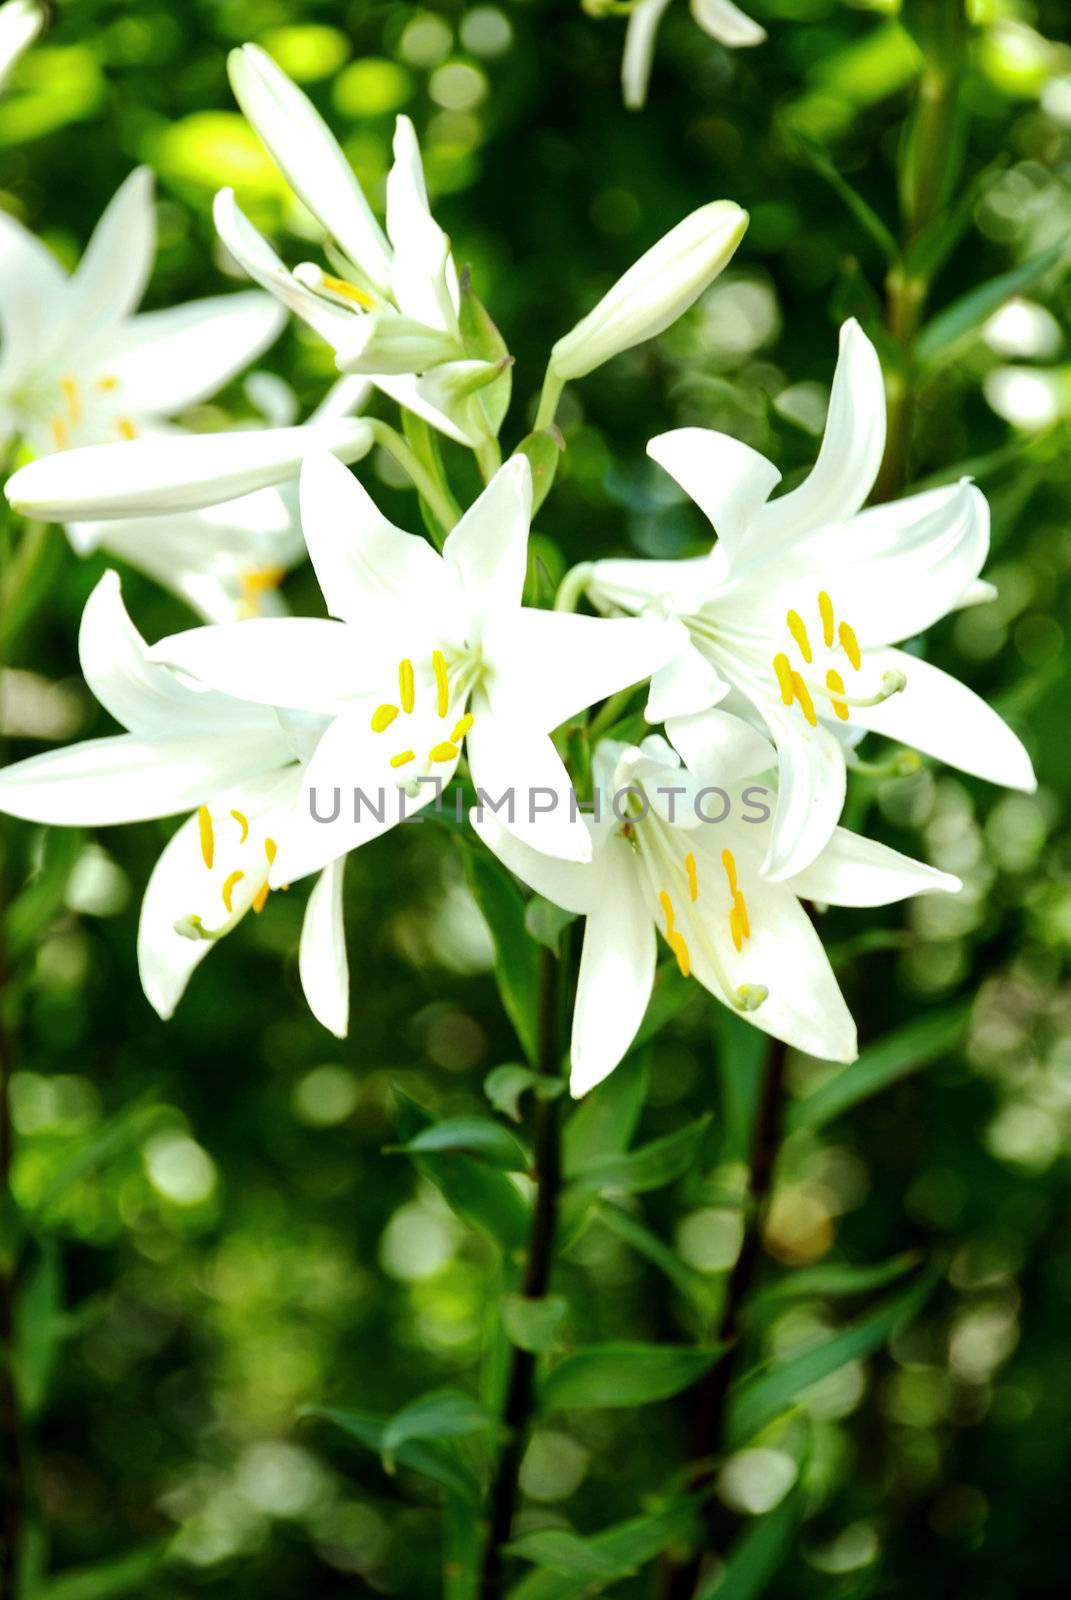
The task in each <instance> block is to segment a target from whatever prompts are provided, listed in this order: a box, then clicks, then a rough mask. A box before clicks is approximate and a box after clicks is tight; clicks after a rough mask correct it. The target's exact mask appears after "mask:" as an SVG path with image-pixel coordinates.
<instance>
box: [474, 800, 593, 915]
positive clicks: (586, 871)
mask: <svg viewBox="0 0 1071 1600" xmlns="http://www.w3.org/2000/svg"><path fill="white" fill-rule="evenodd" d="M469 823H470V824H471V826H472V829H473V832H474V833H476V834H477V835H478V837H479V838H480V839H482V840H483V842H484V844H485V845H486V846H487V848H488V850H490V852H491V854H492V855H494V856H497V857H498V859H499V861H501V862H502V865H503V866H505V867H508V868H509V870H510V871H511V872H512V873H513V874H514V875H515V876H516V877H518V878H520V880H521V882H522V883H526V884H527V885H528V887H529V888H530V889H534V890H535V892H536V894H541V895H542V896H543V898H544V900H550V901H551V902H552V904H554V905H556V906H561V908H562V910H563V911H572V912H574V913H575V914H576V915H577V916H586V915H587V914H588V913H589V912H590V911H593V910H594V909H595V904H596V901H597V899H598V885H599V882H600V881H601V874H600V872H599V869H598V856H597V855H596V858H595V860H594V861H589V862H579V861H562V860H561V859H560V858H559V857H558V856H548V855H544V853H543V851H542V850H533V849H532V846H531V845H530V844H526V843H525V842H524V841H523V840H522V839H518V838H517V836H516V834H514V833H511V832H510V830H509V829H508V828H505V827H503V826H502V824H501V823H500V822H499V821H498V819H497V817H496V816H495V815H494V813H493V812H492V811H490V810H489V809H484V808H482V807H480V806H473V807H472V809H471V810H470V811H469Z"/></svg>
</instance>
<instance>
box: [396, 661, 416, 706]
mask: <svg viewBox="0 0 1071 1600" xmlns="http://www.w3.org/2000/svg"><path fill="white" fill-rule="evenodd" d="M398 697H399V699H400V700H401V702H402V710H403V711H404V712H405V714H406V716H408V715H409V713H410V711H412V709H413V707H414V706H415V705H416V688H415V686H414V682H413V663H412V662H411V661H410V660H409V657H408V656H406V658H405V660H404V661H401V662H399V663H398Z"/></svg>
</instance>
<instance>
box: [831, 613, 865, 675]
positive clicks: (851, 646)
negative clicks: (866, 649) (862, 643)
mask: <svg viewBox="0 0 1071 1600" xmlns="http://www.w3.org/2000/svg"><path fill="white" fill-rule="evenodd" d="M837 637H838V638H839V639H840V642H841V644H842V645H843V646H844V654H845V655H846V656H847V657H848V660H849V661H850V662H851V664H852V666H853V667H854V668H855V670H856V672H858V671H859V667H860V665H861V663H862V660H863V655H862V651H861V650H860V649H859V640H858V639H857V638H856V637H855V629H854V628H853V627H852V626H851V624H850V623H848V622H842V623H841V625H840V627H839V628H838V629H837Z"/></svg>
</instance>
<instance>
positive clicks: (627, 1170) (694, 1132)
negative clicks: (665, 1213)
mask: <svg viewBox="0 0 1071 1600" xmlns="http://www.w3.org/2000/svg"><path fill="white" fill-rule="evenodd" d="M709 1126H710V1117H709V1115H708V1116H702V1117H699V1118H698V1120H697V1121H695V1122H689V1123H687V1124H686V1125H685V1126H684V1127H683V1128H678V1129H677V1130H676V1132H675V1133H669V1134H666V1135H665V1137H664V1138H661V1139H652V1140H651V1142H650V1144H645V1145H641V1146H640V1148H639V1149H638V1150H631V1151H628V1152H627V1153H626V1154H623V1155H606V1156H598V1157H596V1159H595V1160H594V1161H590V1162H587V1163H585V1164H584V1165H582V1166H579V1167H577V1168H576V1169H575V1170H574V1172H573V1174H572V1178H573V1182H574V1183H575V1184H576V1186H577V1187H578V1188H580V1189H583V1190H587V1191H589V1192H592V1193H599V1192H601V1191H603V1190H606V1189H616V1190H619V1191H623V1192H624V1193H625V1194H642V1193H644V1191H645V1190H648V1189H661V1188H663V1187H664V1186H665V1185H666V1184H667V1183H672V1182H673V1181H674V1179H676V1178H679V1177H680V1176H681V1174H682V1173H684V1172H687V1171H688V1169H689V1167H691V1166H692V1165H693V1163H694V1161H695V1158H696V1152H697V1151H698V1149H699V1146H700V1143H701V1142H702V1139H703V1135H704V1134H705V1133H706V1131H707V1128H708V1127H709Z"/></svg>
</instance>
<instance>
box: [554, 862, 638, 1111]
mask: <svg viewBox="0 0 1071 1600" xmlns="http://www.w3.org/2000/svg"><path fill="white" fill-rule="evenodd" d="M599 876H600V892H599V902H598V905H597V907H596V909H595V910H594V911H593V912H592V913H591V915H590V916H589V917H588V919H587V922H586V924H585V927H584V946H583V950H582V952H581V956H580V970H579V973H578V975H577V986H576V1007H575V1009H574V1012H573V1033H572V1044H571V1048H570V1064H571V1071H570V1075H569V1092H570V1093H571V1094H573V1095H575V1096H577V1097H578V1098H579V1096H580V1095H583V1094H587V1093H588V1091H589V1090H590V1089H593V1088H594V1087H595V1085H596V1084H597V1083H601V1082H602V1081H603V1079H604V1078H606V1077H608V1076H609V1074H610V1073H611V1072H612V1071H613V1070H614V1068H615V1067H616V1066H617V1065H618V1063H619V1062H620V1061H621V1060H622V1058H623V1057H624V1056H625V1054H626V1053H627V1051H628V1049H629V1046H630V1045H631V1044H632V1041H633V1040H634V1039H635V1037H636V1034H637V1032H638V1031H639V1026H640V1023H641V1022H642V1021H643V1015H644V1012H645V1011H646V1010H647V1004H648V1001H649V1000H650V998H651V989H652V987H653V986H654V975H655V960H656V957H657V946H658V941H657V939H656V937H655V930H654V923H653V922H652V921H651V914H650V911H649V910H648V908H647V905H646V903H645V901H644V897H643V890H642V887H641V881H640V878H639V876H638V874H637V873H636V870H635V863H634V859H633V855H632V851H631V849H630V848H629V846H628V845H627V844H626V842H625V841H624V840H623V839H620V838H618V837H616V836H612V837H610V838H609V839H608V840H607V843H606V849H605V857H604V860H603V863H602V871H601V872H600V874H599Z"/></svg>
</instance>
